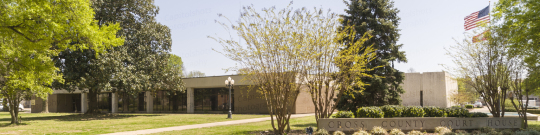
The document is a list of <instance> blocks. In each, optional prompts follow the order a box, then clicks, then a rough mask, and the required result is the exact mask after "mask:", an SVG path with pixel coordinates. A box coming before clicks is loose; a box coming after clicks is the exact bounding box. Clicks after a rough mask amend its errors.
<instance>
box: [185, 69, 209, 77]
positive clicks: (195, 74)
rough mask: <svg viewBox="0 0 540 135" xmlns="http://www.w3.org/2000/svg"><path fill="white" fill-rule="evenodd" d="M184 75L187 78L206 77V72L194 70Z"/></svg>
mask: <svg viewBox="0 0 540 135" xmlns="http://www.w3.org/2000/svg"><path fill="white" fill-rule="evenodd" d="M184 76H185V77H187V78H192V77H205V76H206V74H204V73H203V72H201V71H198V70H193V71H189V73H187V74H186V75H184Z"/></svg>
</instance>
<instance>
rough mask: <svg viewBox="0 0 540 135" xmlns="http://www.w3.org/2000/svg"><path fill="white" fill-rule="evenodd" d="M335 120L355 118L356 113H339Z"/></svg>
mask: <svg viewBox="0 0 540 135" xmlns="http://www.w3.org/2000/svg"><path fill="white" fill-rule="evenodd" d="M334 118H354V113H352V112H351V111H339V112H338V113H337V114H336V116H334Z"/></svg>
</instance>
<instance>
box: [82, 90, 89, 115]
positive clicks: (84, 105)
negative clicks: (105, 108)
mask: <svg viewBox="0 0 540 135" xmlns="http://www.w3.org/2000/svg"><path fill="white" fill-rule="evenodd" d="M86 111H88V93H81V113H86Z"/></svg>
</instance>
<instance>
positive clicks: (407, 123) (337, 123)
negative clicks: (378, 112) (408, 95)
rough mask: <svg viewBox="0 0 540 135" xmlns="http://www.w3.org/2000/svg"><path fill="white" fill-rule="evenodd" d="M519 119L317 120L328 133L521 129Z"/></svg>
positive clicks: (320, 126) (410, 118)
mask: <svg viewBox="0 0 540 135" xmlns="http://www.w3.org/2000/svg"><path fill="white" fill-rule="evenodd" d="M521 122H522V121H521V119H520V118H487V117H485V118H456V117H419V118H415V117H405V118H337V119H319V129H320V128H323V129H326V130H328V131H357V130H359V129H363V130H371V129H372V128H373V127H374V126H379V127H383V128H385V129H388V130H390V129H394V128H398V129H401V130H434V129H435V127H438V126H444V127H449V128H452V129H478V128H481V127H492V128H521Z"/></svg>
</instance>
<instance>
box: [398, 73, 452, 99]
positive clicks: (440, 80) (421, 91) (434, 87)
mask: <svg viewBox="0 0 540 135" xmlns="http://www.w3.org/2000/svg"><path fill="white" fill-rule="evenodd" d="M402 87H403V89H404V90H405V93H403V94H402V95H401V99H402V101H403V102H402V104H403V105H404V106H438V107H451V106H453V105H455V104H454V103H452V102H451V100H450V98H451V95H452V94H455V93H457V92H458V84H457V81H456V80H455V79H453V78H452V77H451V76H450V74H448V73H446V72H423V73H405V80H404V81H403V84H402Z"/></svg>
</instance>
